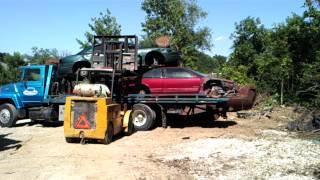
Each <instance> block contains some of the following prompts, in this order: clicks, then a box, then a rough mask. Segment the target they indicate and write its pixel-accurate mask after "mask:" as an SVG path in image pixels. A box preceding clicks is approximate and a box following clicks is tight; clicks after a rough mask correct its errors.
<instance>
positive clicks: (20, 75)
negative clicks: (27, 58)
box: [15, 69, 22, 82]
mask: <svg viewBox="0 0 320 180" xmlns="http://www.w3.org/2000/svg"><path fill="white" fill-rule="evenodd" d="M21 78H22V71H21V69H18V70H17V72H16V78H15V80H16V82H18V81H21V80H22V79H21Z"/></svg>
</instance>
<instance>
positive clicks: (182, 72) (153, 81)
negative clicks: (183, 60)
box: [139, 67, 256, 111]
mask: <svg viewBox="0 0 320 180" xmlns="http://www.w3.org/2000/svg"><path fill="white" fill-rule="evenodd" d="M214 89H215V90H217V91H218V96H227V97H229V108H230V110H231V111H236V110H241V109H249V108H251V107H252V105H253V102H254V100H255V95H256V92H255V89H254V88H251V87H241V88H238V87H237V83H236V82H235V81H232V80H226V79H220V78H210V77H209V76H208V75H206V74H202V73H199V72H197V71H194V70H191V69H187V68H182V67H162V68H157V69H152V70H150V71H148V72H146V73H144V75H143V76H142V80H141V86H140V87H139V93H140V94H203V95H207V96H208V97H213V96H212V91H213V90H214Z"/></svg>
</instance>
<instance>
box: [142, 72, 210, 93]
mask: <svg viewBox="0 0 320 180" xmlns="http://www.w3.org/2000/svg"><path fill="white" fill-rule="evenodd" d="M207 80H208V78H207V76H206V75H204V74H201V73H199V72H196V71H193V70H190V69H186V68H181V67H163V68H157V69H152V70H150V71H148V72H146V73H144V75H143V77H142V81H141V85H142V86H141V87H140V94H143V93H146V94H149V93H151V94H198V93H200V92H201V91H202V89H203V84H204V83H205V82H206V81H207Z"/></svg>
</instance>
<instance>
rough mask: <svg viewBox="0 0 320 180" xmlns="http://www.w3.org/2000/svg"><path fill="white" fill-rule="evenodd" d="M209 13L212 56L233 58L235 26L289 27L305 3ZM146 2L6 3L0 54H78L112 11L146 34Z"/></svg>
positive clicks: (0, 11) (218, 1) (206, 3)
mask: <svg viewBox="0 0 320 180" xmlns="http://www.w3.org/2000/svg"><path fill="white" fill-rule="evenodd" d="M197 2H198V4H199V6H200V7H201V8H202V9H203V10H204V11H206V12H207V13H208V16H207V18H206V19H203V20H201V21H200V22H199V24H198V25H199V26H208V27H209V28H210V29H211V32H212V42H213V45H214V46H213V47H212V49H211V51H210V52H207V53H208V54H210V55H214V54H219V55H225V56H228V55H229V54H230V53H231V52H232V49H231V47H232V39H230V35H231V33H233V32H234V30H235V23H236V22H240V21H241V20H243V19H244V18H246V17H248V16H251V17H259V18H260V19H261V21H262V23H263V24H264V25H265V26H266V27H267V28H272V27H273V26H274V25H275V24H278V23H281V22H284V21H285V19H286V17H288V16H290V15H291V14H292V13H297V14H300V15H301V14H302V13H303V11H304V8H303V3H304V0H198V1H197ZM141 3H142V0H0V22H1V25H0V52H9V53H13V52H20V53H23V54H24V53H31V48H32V47H34V46H36V47H40V48H49V49H51V48H56V49H58V51H61V52H62V51H64V52H69V53H77V52H78V51H79V50H80V46H79V44H78V43H77V42H76V39H77V38H78V39H84V35H83V34H84V33H85V32H86V31H87V30H89V27H88V23H90V21H91V18H92V17H97V16H99V12H103V11H106V9H109V10H110V11H111V14H112V16H115V17H116V19H117V22H118V23H119V24H120V25H121V28H122V34H123V35H132V34H135V35H138V36H141V35H142V34H143V32H142V28H141V23H142V22H143V21H144V20H145V15H146V14H145V12H144V11H142V10H141Z"/></svg>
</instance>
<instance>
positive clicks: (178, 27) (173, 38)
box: [142, 0, 212, 67]
mask: <svg viewBox="0 0 320 180" xmlns="http://www.w3.org/2000/svg"><path fill="white" fill-rule="evenodd" d="M142 9H143V10H144V11H145V12H146V14H147V15H146V21H145V22H144V23H142V27H143V31H144V32H146V34H147V36H148V37H150V38H151V39H155V38H157V37H159V36H161V35H168V36H169V37H170V42H171V45H173V46H175V47H176V49H177V50H179V51H181V53H182V59H183V63H184V64H185V65H186V66H190V67H194V66H195V62H196V60H197V54H198V52H197V51H198V50H206V49H210V48H211V46H212V44H211V33H210V29H209V28H208V27H202V28H201V27H198V26H196V25H197V23H198V22H199V20H200V19H203V18H205V17H206V16H207V13H206V12H204V11H203V10H202V9H201V8H200V7H199V6H198V5H197V3H196V1H195V0H163V1H158V0H144V2H143V3H142Z"/></svg>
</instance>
